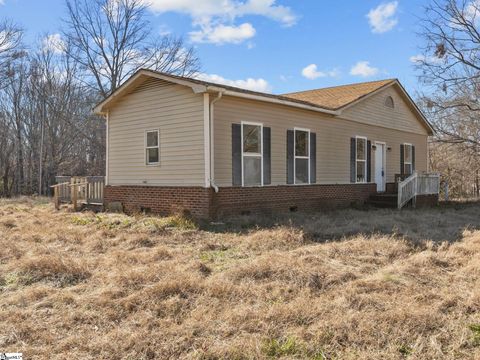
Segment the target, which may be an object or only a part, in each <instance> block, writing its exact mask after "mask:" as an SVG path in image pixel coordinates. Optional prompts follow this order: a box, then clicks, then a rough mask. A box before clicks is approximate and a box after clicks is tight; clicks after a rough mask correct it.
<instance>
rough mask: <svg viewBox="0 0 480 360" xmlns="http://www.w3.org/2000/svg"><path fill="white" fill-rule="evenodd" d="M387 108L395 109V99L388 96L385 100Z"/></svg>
mask: <svg viewBox="0 0 480 360" xmlns="http://www.w3.org/2000/svg"><path fill="white" fill-rule="evenodd" d="M385 106H386V107H388V108H390V109H394V108H395V102H394V101H393V98H392V97H391V96H387V97H386V98H385Z"/></svg>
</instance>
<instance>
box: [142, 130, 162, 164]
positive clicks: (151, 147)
mask: <svg viewBox="0 0 480 360" xmlns="http://www.w3.org/2000/svg"><path fill="white" fill-rule="evenodd" d="M150 132H156V133H157V146H147V134H148V133H150ZM144 142H145V147H144V151H143V153H144V156H145V165H146V166H159V165H160V130H159V129H149V130H145V139H144ZM148 149H158V162H154V163H149V162H148V156H147V150H148Z"/></svg>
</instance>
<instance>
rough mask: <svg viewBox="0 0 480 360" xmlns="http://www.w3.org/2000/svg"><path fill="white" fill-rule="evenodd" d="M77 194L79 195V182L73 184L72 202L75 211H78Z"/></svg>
mask: <svg viewBox="0 0 480 360" xmlns="http://www.w3.org/2000/svg"><path fill="white" fill-rule="evenodd" d="M77 195H78V190H77V184H73V186H72V195H71V196H72V204H73V210H74V211H77Z"/></svg>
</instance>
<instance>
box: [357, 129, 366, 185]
mask: <svg viewBox="0 0 480 360" xmlns="http://www.w3.org/2000/svg"><path fill="white" fill-rule="evenodd" d="M356 154H357V158H356V179H357V183H365V182H367V138H365V137H360V136H357V137H356Z"/></svg>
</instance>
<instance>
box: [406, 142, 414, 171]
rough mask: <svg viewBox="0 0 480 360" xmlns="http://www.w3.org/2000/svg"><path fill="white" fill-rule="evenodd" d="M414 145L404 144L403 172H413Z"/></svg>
mask: <svg viewBox="0 0 480 360" xmlns="http://www.w3.org/2000/svg"><path fill="white" fill-rule="evenodd" d="M413 152H414V150H413V145H412V144H403V169H404V170H403V173H404V174H405V175H411V174H413V163H414V161H413Z"/></svg>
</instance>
